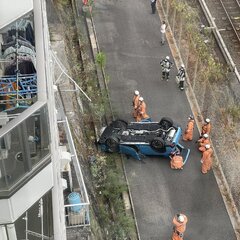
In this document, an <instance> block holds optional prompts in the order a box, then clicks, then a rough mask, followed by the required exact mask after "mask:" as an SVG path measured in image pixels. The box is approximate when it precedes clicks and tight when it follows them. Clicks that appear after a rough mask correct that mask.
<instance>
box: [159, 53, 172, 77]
mask: <svg viewBox="0 0 240 240" xmlns="http://www.w3.org/2000/svg"><path fill="white" fill-rule="evenodd" d="M160 65H161V67H162V80H167V81H168V80H169V73H170V70H171V68H172V66H173V63H172V62H171V61H170V58H169V56H166V57H165V59H163V60H161V62H160Z"/></svg>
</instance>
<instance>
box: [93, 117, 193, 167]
mask: <svg viewBox="0 0 240 240" xmlns="http://www.w3.org/2000/svg"><path fill="white" fill-rule="evenodd" d="M181 135H182V130H181V128H180V127H179V126H175V125H174V123H173V121H172V120H171V119H170V118H166V117H164V118H162V119H161V120H160V122H130V123H127V122H126V121H124V120H115V121H113V122H112V123H111V124H110V125H109V126H107V127H105V128H103V129H102V133H101V136H100V138H99V140H98V143H99V144H100V146H101V150H102V151H105V152H118V153H123V154H126V155H130V156H132V157H134V158H135V159H138V160H141V158H142V157H143V156H165V157H168V156H170V155H171V153H172V152H175V151H177V150H179V151H180V152H181V155H182V156H183V159H184V164H185V163H186V161H187V159H188V156H189V153H190V149H186V148H184V147H183V146H182V145H181V144H180V143H179V140H180V137H181Z"/></svg>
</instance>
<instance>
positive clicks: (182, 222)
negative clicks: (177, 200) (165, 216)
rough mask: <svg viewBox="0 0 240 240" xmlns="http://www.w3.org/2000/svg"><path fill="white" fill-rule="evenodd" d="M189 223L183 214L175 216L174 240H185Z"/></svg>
mask: <svg viewBox="0 0 240 240" xmlns="http://www.w3.org/2000/svg"><path fill="white" fill-rule="evenodd" d="M187 221H188V219H187V217H186V216H185V215H184V214H182V213H179V214H176V215H175V216H174V218H173V234H172V240H183V235H184V232H185V230H186V224H187Z"/></svg>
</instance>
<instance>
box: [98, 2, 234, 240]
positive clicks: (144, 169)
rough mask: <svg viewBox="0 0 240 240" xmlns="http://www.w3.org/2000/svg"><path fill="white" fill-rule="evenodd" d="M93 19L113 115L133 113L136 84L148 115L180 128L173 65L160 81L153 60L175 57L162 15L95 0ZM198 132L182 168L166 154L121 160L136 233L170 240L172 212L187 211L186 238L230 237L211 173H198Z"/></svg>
mask: <svg viewBox="0 0 240 240" xmlns="http://www.w3.org/2000/svg"><path fill="white" fill-rule="evenodd" d="M94 19H95V25H96V31H97V36H98V41H99V44H100V47H101V50H102V51H103V52H104V53H105V54H106V56H107V65H106V72H107V74H108V75H110V83H109V89H110V96H111V99H112V105H113V109H114V110H115V112H117V114H118V117H120V118H123V119H125V120H128V121H132V120H133V119H132V116H131V111H132V105H131V104H132V93H133V92H134V90H135V89H137V90H139V91H140V92H141V95H142V96H143V97H144V100H145V101H146V104H147V106H148V114H149V115H150V117H151V118H152V119H153V121H159V120H160V119H161V118H162V117H164V116H167V117H171V118H172V119H173V120H174V121H175V122H177V123H178V124H179V125H180V126H182V128H183V129H184V128H185V126H186V123H187V121H188V119H187V118H188V116H189V115H190V114H191V109H190V106H189V103H188V101H187V98H186V96H185V93H184V91H180V90H179V88H178V85H177V83H176V81H175V76H176V73H177V68H176V65H175V66H174V67H173V68H172V70H171V72H170V79H169V81H168V82H167V81H162V80H161V67H160V64H159V63H160V60H161V59H163V58H165V57H166V56H170V59H171V61H172V62H174V60H173V58H172V55H171V51H170V49H169V46H168V44H167V43H165V45H163V46H162V45H161V34H160V26H161V21H160V19H159V16H158V14H151V5H150V1H137V0H132V1H131V4H129V3H128V4H127V3H126V1H108V0H101V1H96V5H95V13H94ZM198 136H199V134H198V132H197V130H196V129H195V130H194V138H193V141H192V142H189V143H184V145H185V146H188V147H190V148H191V153H190V157H189V161H188V163H187V165H186V166H185V167H184V169H183V170H181V171H177V170H172V169H170V164H169V161H170V160H169V159H164V158H146V159H145V160H144V163H141V162H139V161H136V160H134V159H131V158H130V159H126V160H125V168H126V173H127V177H128V181H129V184H130V191H131V195H132V199H133V202H134V209H135V213H136V218H137V224H138V228H139V233H140V237H141V239H142V240H150V239H151V240H155V239H156V240H159V239H161V240H165V239H170V237H171V234H172V217H173V216H174V215H175V214H176V213H177V212H182V213H184V214H186V215H187V216H188V226H187V230H186V232H185V237H184V239H186V240H188V239H189V240H190V239H194V240H202V239H206V240H208V239H209V240H219V239H226V240H235V239H236V237H235V234H234V231H233V229H232V226H231V223H230V220H229V217H228V215H227V212H226V209H225V206H224V203H223V201H222V197H221V195H220V192H219V190H218V186H217V183H216V181H215V178H214V175H213V173H212V172H210V173H208V174H207V175H203V174H202V173H201V163H200V159H201V154H200V153H199V151H198V148H197V145H196V144H195V141H196V140H197V139H198Z"/></svg>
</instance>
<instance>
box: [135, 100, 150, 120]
mask: <svg viewBox="0 0 240 240" xmlns="http://www.w3.org/2000/svg"><path fill="white" fill-rule="evenodd" d="M146 109H147V106H146V103H145V102H144V99H143V97H140V98H139V105H138V108H137V122H140V121H142V120H144V119H147V118H149V115H148V114H147V113H146Z"/></svg>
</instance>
